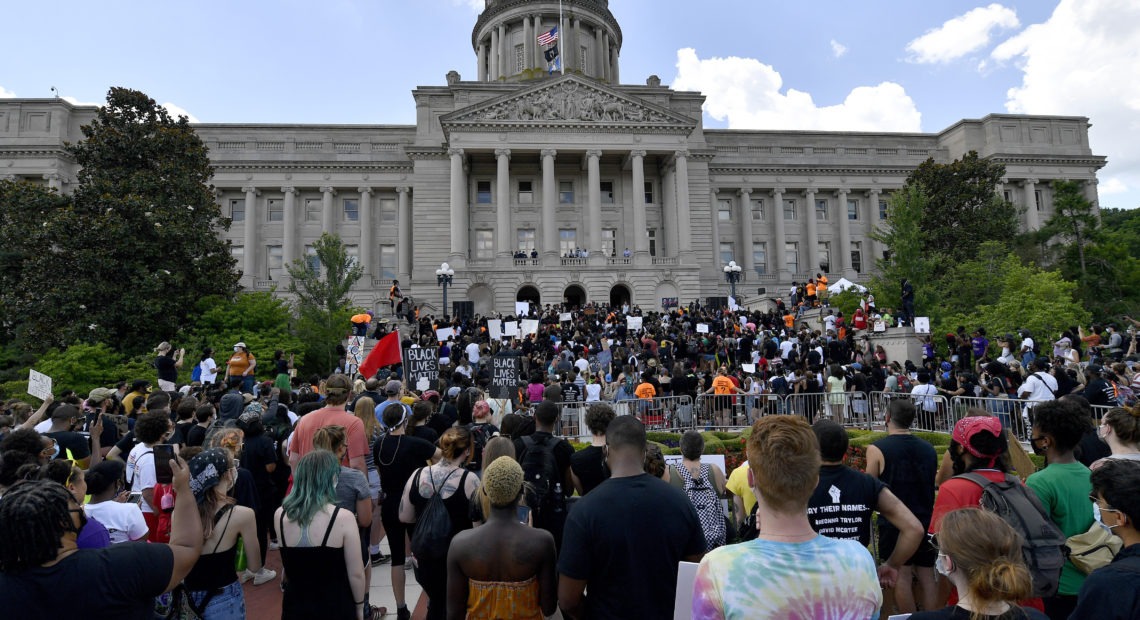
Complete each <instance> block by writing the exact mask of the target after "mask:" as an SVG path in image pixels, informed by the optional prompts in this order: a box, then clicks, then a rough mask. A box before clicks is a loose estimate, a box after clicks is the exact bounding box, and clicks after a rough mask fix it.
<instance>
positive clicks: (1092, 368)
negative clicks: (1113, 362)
mask: <svg viewBox="0 0 1140 620" xmlns="http://www.w3.org/2000/svg"><path fill="white" fill-rule="evenodd" d="M1085 372H1090V373H1092V374H1094V375H1099V374H1101V373H1103V372H1104V367H1103V366H1101V365H1100V364H1089V365H1088V367H1086V368H1085Z"/></svg>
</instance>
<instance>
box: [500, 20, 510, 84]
mask: <svg viewBox="0 0 1140 620" xmlns="http://www.w3.org/2000/svg"><path fill="white" fill-rule="evenodd" d="M509 59H510V56H509V55H508V54H507V25H506V24H499V77H506V76H508V75H511V74H512V73H513V72H512V71H511V63H510V60H509Z"/></svg>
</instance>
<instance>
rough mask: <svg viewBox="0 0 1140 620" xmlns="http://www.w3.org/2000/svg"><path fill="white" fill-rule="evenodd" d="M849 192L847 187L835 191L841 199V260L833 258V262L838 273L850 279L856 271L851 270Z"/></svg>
mask: <svg viewBox="0 0 1140 620" xmlns="http://www.w3.org/2000/svg"><path fill="white" fill-rule="evenodd" d="M847 194H848V190H847V188H846V187H841V188H839V190H838V191H836V192H835V195H836V197H837V199H838V200H839V260H838V261H835V260H833V261H832V264H833V265H835V267H837V269H835V271H836V272H837V273H839V274H841V275H842V276H843V277H844V278H847V279H848V280H854V279H855V273H854V272H853V271H851V220H849V219H847Z"/></svg>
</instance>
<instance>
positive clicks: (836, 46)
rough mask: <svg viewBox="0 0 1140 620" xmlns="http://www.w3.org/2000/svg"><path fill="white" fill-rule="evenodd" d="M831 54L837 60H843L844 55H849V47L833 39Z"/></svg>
mask: <svg viewBox="0 0 1140 620" xmlns="http://www.w3.org/2000/svg"><path fill="white" fill-rule="evenodd" d="M831 53H832V54H833V55H834V56H835V57H836V58H841V57H842V56H843V55H844V54H846V53H847V46H846V45H844V44H842V43H840V42H839V41H836V40H835V39H832V40H831Z"/></svg>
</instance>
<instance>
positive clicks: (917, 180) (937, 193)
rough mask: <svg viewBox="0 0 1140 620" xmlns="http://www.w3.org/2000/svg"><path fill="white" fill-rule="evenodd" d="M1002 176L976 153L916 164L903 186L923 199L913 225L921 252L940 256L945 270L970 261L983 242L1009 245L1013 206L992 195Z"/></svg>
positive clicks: (1014, 230)
mask: <svg viewBox="0 0 1140 620" xmlns="http://www.w3.org/2000/svg"><path fill="white" fill-rule="evenodd" d="M1004 175H1005V166H1004V165H1002V164H999V163H995V162H991V161H989V160H985V159H982V158H980V157H978V153H977V152H976V151H970V152H969V153H967V154H966V155H965V156H964V157H963V158H962V159H957V160H954V161H953V162H951V163H949V164H938V163H935V162H934V160H933V159H928V160H926V161H925V162H923V163H922V164H920V165H919V166H918V168H916V169H915V170H914V172H912V173H911V174H910V176H908V177H907V185H908V186H910V185H917V186H918V187H919V188H921V189H922V192H923V193H924V194H925V195H926V198H927V202H926V205H925V208H924V210H923V216H922V220H921V222H920V224H919V226H920V228H921V230H922V233H923V241H924V243H925V244H926V251H927V252H931V253H934V254H938V255H941V256H943V257H945V258H946V259H947V262H946V263H944V265H945V266H949V265H950V264H953V263H956V262H959V261H963V260H969V259H970V258H972V257H973V256H974V253H975V251H976V250H977V248H978V246H979V245H981V244H982V243H983V242H985V241H1000V242H1002V243H1006V244H1008V243H1010V242H1012V241H1013V238H1014V236H1015V235H1016V234H1017V220H1018V216H1017V208H1016V207H1014V206H1013V205H1012V204H1010V203H1009V202H1006V201H1005V200H1004V199H1002V198H1001V197H1000V196H998V195H997V186H998V184H999V183H1001V179H1002V176H1004ZM892 225H893V224H892Z"/></svg>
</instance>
